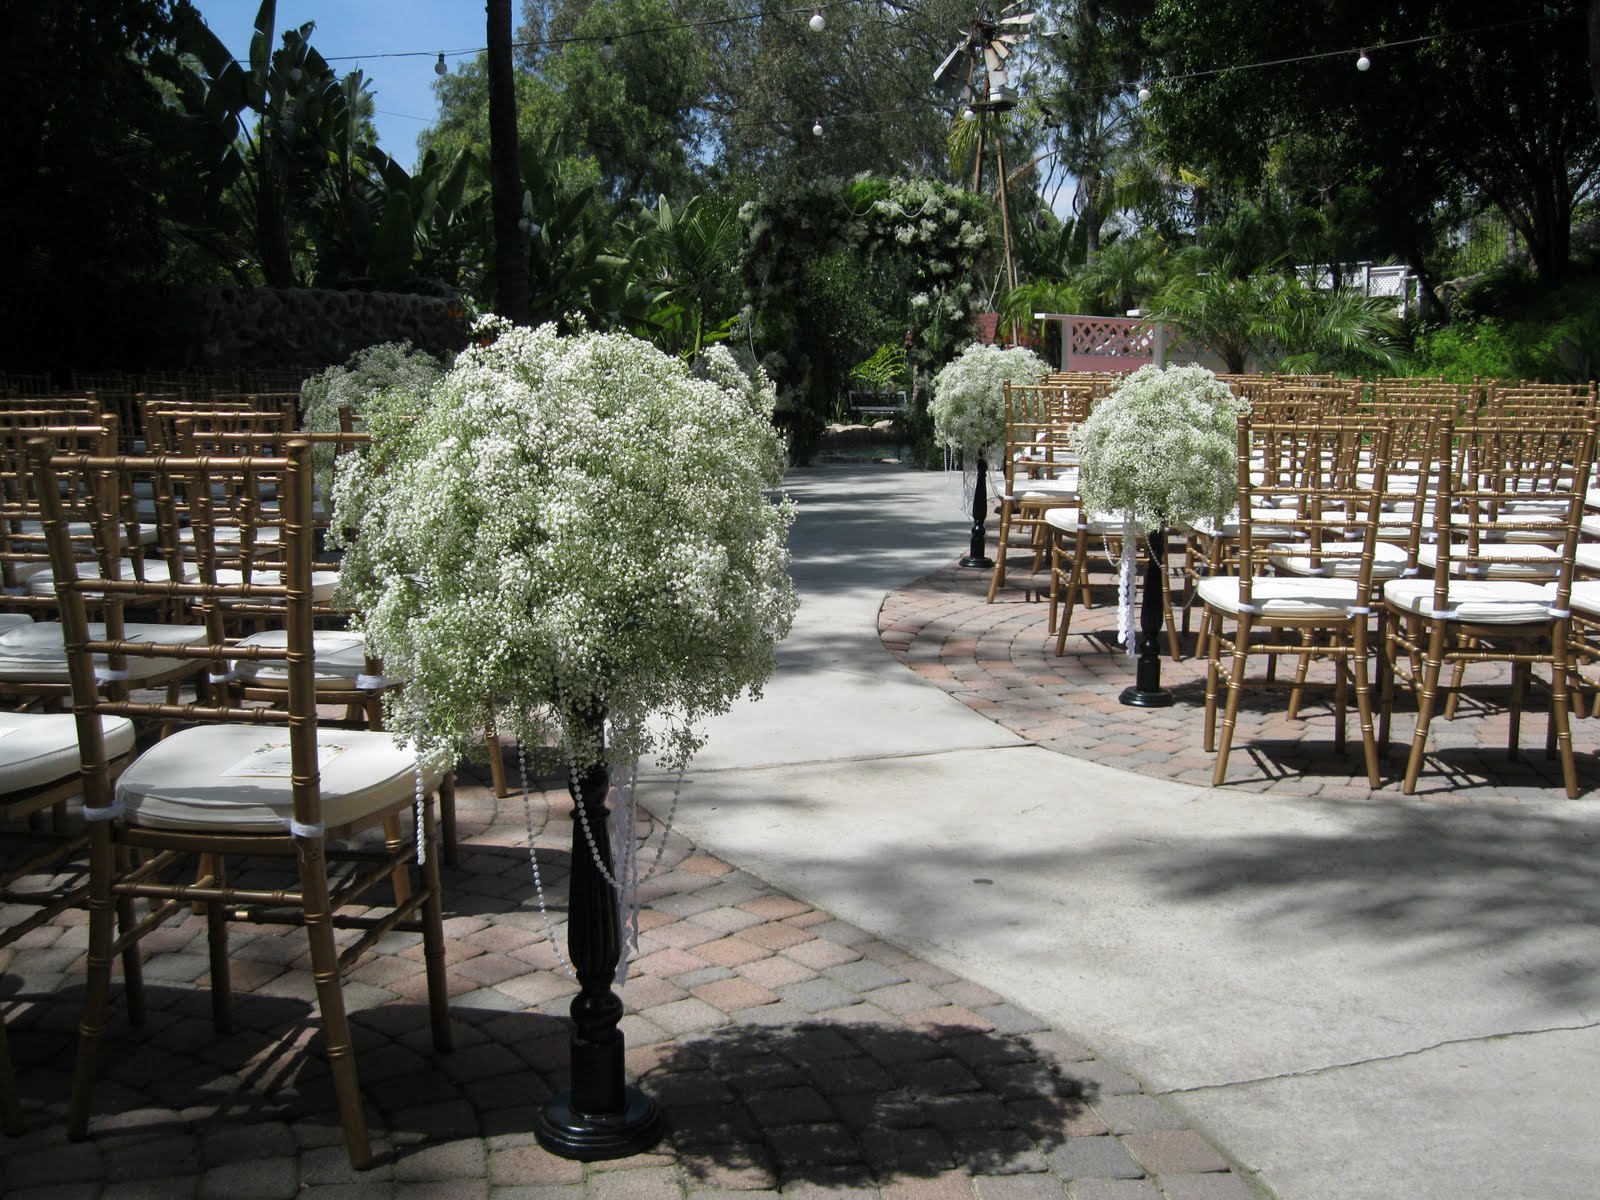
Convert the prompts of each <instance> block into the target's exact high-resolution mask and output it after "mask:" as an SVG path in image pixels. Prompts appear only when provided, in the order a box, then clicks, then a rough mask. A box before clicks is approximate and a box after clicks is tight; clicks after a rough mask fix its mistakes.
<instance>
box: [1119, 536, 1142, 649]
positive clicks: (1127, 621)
mask: <svg viewBox="0 0 1600 1200" xmlns="http://www.w3.org/2000/svg"><path fill="white" fill-rule="evenodd" d="M1134 538H1135V535H1134V532H1133V514H1132V513H1131V512H1125V513H1123V514H1122V566H1121V570H1120V571H1119V572H1118V575H1117V644H1118V645H1120V646H1121V647H1123V652H1124V653H1125V654H1127V655H1128V656H1129V657H1130V658H1131V657H1133V656H1134V655H1136V654H1138V652H1139V639H1138V637H1137V634H1136V632H1135V629H1134V612H1133V608H1134V603H1133V601H1134V595H1135V593H1136V592H1137V590H1138V578H1139V547H1138V546H1137V545H1136V544H1135V541H1134Z"/></svg>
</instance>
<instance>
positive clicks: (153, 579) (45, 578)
mask: <svg viewBox="0 0 1600 1200" xmlns="http://www.w3.org/2000/svg"><path fill="white" fill-rule="evenodd" d="M117 565H118V567H119V568H120V573H119V574H118V576H117V578H119V579H124V580H127V579H137V578H139V576H138V575H137V574H136V573H135V572H134V569H133V560H132V559H131V558H123V559H119V560H118V562H117ZM77 566H78V578H79V579H99V578H100V577H101V576H100V567H99V564H97V563H89V562H82V563H79V564H77ZM171 578H172V572H171V571H170V570H169V569H168V568H167V560H166V559H164V558H146V559H145V560H144V579H145V582H146V583H166V582H167V581H168V580H170V579H171ZM193 578H194V574H193V572H189V571H186V572H185V573H184V579H185V580H192V579H193ZM28 592H29V594H31V595H34V596H54V595H55V594H56V578H55V576H54V575H52V574H51V573H50V572H49V571H42V572H40V573H39V574H37V575H35V576H33V577H32V578H31V579H29V580H28Z"/></svg>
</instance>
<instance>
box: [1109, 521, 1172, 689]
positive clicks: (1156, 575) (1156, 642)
mask: <svg viewBox="0 0 1600 1200" xmlns="http://www.w3.org/2000/svg"><path fill="white" fill-rule="evenodd" d="M1145 542H1146V545H1147V546H1148V548H1149V551H1150V555H1149V562H1148V564H1147V565H1146V566H1145V572H1144V597H1143V599H1142V600H1141V601H1140V604H1139V644H1138V650H1139V665H1138V667H1137V668H1136V669H1135V673H1134V677H1133V678H1134V685H1133V686H1132V687H1130V688H1124V689H1123V691H1122V695H1120V696H1119V697H1117V699H1119V700H1121V701H1122V703H1124V704H1127V705H1131V706H1132V707H1134V708H1167V707H1169V706H1170V705H1171V704H1172V693H1171V692H1169V691H1167V690H1166V689H1165V688H1164V687H1162V686H1161V618H1162V616H1163V615H1164V614H1163V612H1162V607H1161V572H1163V571H1165V570H1166V569H1167V567H1166V558H1167V534H1166V531H1165V530H1162V529H1153V530H1151V531H1150V533H1149V535H1148V536H1147V537H1146V538H1145Z"/></svg>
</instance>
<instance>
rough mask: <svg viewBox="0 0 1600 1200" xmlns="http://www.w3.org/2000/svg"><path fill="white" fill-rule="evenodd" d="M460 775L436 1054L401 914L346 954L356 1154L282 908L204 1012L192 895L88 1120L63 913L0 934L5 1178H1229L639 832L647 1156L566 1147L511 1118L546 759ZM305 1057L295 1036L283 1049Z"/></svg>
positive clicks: (524, 1064)
mask: <svg viewBox="0 0 1600 1200" xmlns="http://www.w3.org/2000/svg"><path fill="white" fill-rule="evenodd" d="M530 804H531V807H530V808H527V809H525V807H524V804H523V802H522V800H521V798H520V797H513V798H511V799H509V800H505V801H496V800H495V799H494V797H493V795H492V793H491V792H490V791H489V790H488V789H487V788H486V787H484V786H482V785H481V784H472V783H470V782H469V783H467V785H466V786H463V787H462V789H461V791H460V795H459V808H460V819H461V829H462V836H463V839H464V842H465V845H464V846H463V853H462V858H461V862H460V865H459V867H458V868H456V869H454V870H448V871H447V872H446V878H445V885H446V892H447V905H446V912H447V916H448V921H447V936H448V960H449V962H450V976H451V997H452V998H451V1009H452V1015H453V1019H454V1025H455V1032H456V1037H457V1048H456V1050H455V1051H454V1052H453V1053H451V1054H448V1055H435V1054H433V1052H432V1049H431V1044H430V1039H429V1036H428V1033H427V1020H426V1008H425V983H424V978H423V967H422V962H421V947H420V944H419V943H420V938H419V937H417V936H415V935H391V936H389V937H388V938H386V939H384V940H383V942H381V943H380V945H379V947H378V949H377V952H376V953H375V954H373V955H371V956H369V957H368V958H367V959H366V960H365V961H364V962H362V963H361V964H360V965H359V966H358V967H357V968H356V969H355V970H354V971H353V972H352V973H351V975H350V976H349V977H348V982H347V983H346V996H347V997H348V1000H349V1002H350V1004H351V1006H352V1008H353V1009H354V1010H355V1012H354V1024H355V1027H356V1037H357V1042H358V1047H359V1051H360V1069H361V1073H362V1080H363V1084H364V1090H365V1095H366V1097H367V1101H368V1109H369V1121H370V1124H371V1128H372V1134H373V1138H374V1142H375V1147H374V1148H375V1153H376V1155H377V1163H376V1165H375V1166H374V1167H373V1169H372V1170H370V1171H368V1172H365V1173H361V1174H359V1175H358V1174H356V1173H354V1172H352V1171H351V1170H350V1169H349V1167H348V1165H347V1163H346V1159H345V1153H344V1148H343V1145H342V1142H341V1135H340V1131H339V1128H338V1125H337V1121H336V1118H335V1116H334V1106H333V1100H332V1096H331V1093H330V1088H329V1086H328V1083H327V1075H326V1072H325V1070H324V1069H323V1066H322V1063H321V1060H320V1057H319V1056H318V1055H317V1053H316V1052H315V1050H316V1034H315V1019H314V1012H313V1011H312V1008H311V1005H310V1003H309V998H310V996H311V994H312V988H311V980H310V973H309V964H308V961H307V958H306V955H305V953H304V942H303V938H301V937H300V936H298V935H297V934H296V933H295V932H293V931H287V930H272V929H264V930H263V929H259V928H256V927H247V928H244V929H241V930H238V931H237V932H235V933H234V934H233V937H232V940H231V951H232V958H233V961H234V967H233V972H234V984H235V992H236V995H237V1000H236V1003H235V1019H236V1030H235V1032H233V1033H232V1034H230V1035H227V1036H218V1035H217V1034H215V1033H214V1032H213V1030H212V1027H211V1022H210V1012H209V1004H208V1001H207V993H206V991H205V987H206V982H207V960H206V951H205V932H204V922H203V920H202V919H200V918H198V917H189V918H186V919H185V920H184V921H183V922H181V923H179V924H177V925H175V926H172V927H170V928H167V929H163V930H161V931H158V932H156V933H154V934H152V935H150V937H149V938H148V939H147V943H146V946H147V951H148V953H147V958H146V964H147V965H146V975H147V994H148V998H149V1001H150V1006H151V1009H152V1011H151V1014H150V1017H149V1020H148V1022H147V1023H146V1024H145V1025H144V1026H142V1027H139V1028H131V1027H129V1026H127V1025H126V1023H125V1022H123V1021H121V1020H120V1019H117V1020H114V1022H113V1025H112V1029H111V1033H110V1038H109V1043H108V1048H107V1052H106V1069H105V1073H104V1076H103V1078H102V1082H101V1085H100V1087H99V1090H98V1093H97V1101H96V1113H97V1115H96V1117H95V1119H94V1121H93V1124H92V1126H91V1134H92V1136H91V1138H90V1139H89V1140H88V1141H86V1142H84V1143H80V1144H70V1143H67V1142H66V1141H65V1139H64V1136H63V1132H62V1125H61V1117H62V1113H63V1110H64V1104H65V1095H66V1088H67V1081H68V1074H69V1070H70V1066H71V1061H72V1055H73V1046H74V1044H75V1021H76V1019H77V1012H78V1004H79V1002H80V998H81V991H82V985H81V978H82V975H81V972H82V966H83V963H82V958H83V929H82V922H81V918H80V916H79V915H78V914H71V915H70V916H69V918H65V919H62V920H61V921H60V922H58V923H57V924H55V925H53V926H50V927H47V928H45V929H42V930H38V931H35V932H34V933H32V934H30V935H28V936H27V937H26V938H25V939H24V940H23V942H22V943H21V944H20V945H19V946H18V947H15V948H13V949H9V950H4V951H0V1003H3V1004H4V1006H5V1016H6V1020H7V1022H8V1023H9V1025H10V1033H11V1044H12V1050H13V1055H14V1057H15V1058H16V1060H17V1067H18V1075H19V1082H20V1086H21V1090H22V1092H23V1096H24V1103H25V1113H26V1116H27V1120H28V1125H29V1129H28V1131H27V1132H26V1133H25V1134H24V1135H23V1136H21V1137H19V1138H15V1139H8V1140H7V1141H6V1142H5V1144H4V1146H3V1154H0V1195H4V1196H6V1197H8V1198H11V1200H46V1198H49V1200H58V1198H59V1200H66V1198H69V1197H70V1198H73V1200H78V1198H80V1197H104V1198H106V1200H133V1198H136V1197H150V1198H157V1197H159V1198H163V1200H164V1198H167V1197H202V1198H212V1197H215V1198H217V1200H253V1198H262V1200H270V1198H277V1197H285V1198H287V1197H294V1196H302V1197H311V1196H319V1197H327V1198H329V1200H334V1198H337V1200H346V1198H349V1200H354V1198H356V1197H395V1198H397V1200H398V1198H400V1197H429V1198H433V1197H447V1198H454V1197H488V1196H492V1197H496V1198H499V1200H577V1198H579V1197H592V1198H594V1200H659V1198H669V1197H670V1198H677V1197H683V1196H686V1195H687V1196H693V1197H706V1198H710V1197H725V1198H728V1200H731V1198H733V1197H740V1198H745V1197H748V1198H750V1200H757V1198H759V1197H763V1196H778V1195H780V1194H781V1195H782V1196H785V1197H811V1198H815V1200H825V1198H832V1197H840V1198H844V1197H861V1198H866V1197H882V1198H884V1200H919V1198H921V1200H958V1198H965V1200H971V1198H974V1197H976V1198H979V1200H1042V1198H1047V1197H1051V1196H1054V1197H1058V1198H1061V1197H1067V1196H1070V1197H1074V1198H1076V1200H1157V1198H1159V1197H1166V1198H1167V1200H1251V1198H1252V1197H1255V1196H1257V1195H1258V1194H1259V1193H1258V1192H1257V1190H1256V1189H1255V1188H1254V1187H1253V1186H1252V1185H1250V1184H1249V1183H1247V1182H1246V1181H1245V1180H1244V1179H1242V1178H1241V1177H1239V1176H1237V1175H1235V1174H1233V1173H1231V1171H1230V1170H1229V1166H1228V1163H1227V1162H1226V1161H1225V1160H1224V1159H1223V1158H1222V1156H1221V1155H1219V1154H1218V1153H1217V1151H1216V1150H1215V1149H1214V1148H1213V1147H1212V1146H1211V1145H1210V1144H1209V1143H1208V1142H1207V1141H1206V1140H1205V1139H1204V1138H1202V1137H1201V1136H1199V1135H1198V1134H1196V1133H1195V1132H1193V1131H1192V1130H1191V1129H1190V1128H1188V1127H1187V1126H1186V1124H1185V1123H1184V1121H1183V1120H1182V1119H1180V1118H1178V1117H1177V1116H1176V1115H1175V1114H1174V1113H1173V1111H1172V1110H1171V1109H1170V1108H1168V1107H1167V1106H1166V1105H1164V1104H1162V1103H1161V1102H1159V1101H1157V1100H1154V1099H1152V1098H1151V1097H1149V1096H1147V1095H1145V1094H1144V1093H1143V1092H1142V1090H1141V1089H1140V1087H1139V1085H1138V1084H1137V1083H1135V1082H1134V1081H1133V1080H1131V1079H1129V1078H1128V1077H1127V1076H1126V1075H1124V1074H1122V1073H1121V1072H1119V1071H1117V1070H1116V1069H1115V1068H1114V1067H1112V1066H1110V1065H1108V1064H1107V1063H1105V1062H1104V1061H1103V1060H1101V1059H1099V1058H1097V1057H1096V1056H1095V1055H1094V1054H1093V1053H1092V1052H1091V1051H1090V1050H1089V1049H1088V1048H1086V1047H1084V1046H1083V1045H1081V1044H1080V1043H1079V1042H1077V1041H1076V1040H1074V1039H1073V1038H1072V1037H1070V1036H1068V1035H1066V1034H1064V1033H1062V1032H1059V1031H1056V1030H1052V1029H1050V1028H1048V1027H1047V1026H1046V1024H1045V1023H1044V1022H1042V1021H1041V1020H1039V1019H1038V1018H1037V1017H1036V1016H1034V1015H1033V1014H1031V1013H1030V1012H1028V1011H1027V1010H1025V1009H1024V1008H1021V1007H1019V1006H1017V1005H1015V1004H1013V1003H1011V1002H1009V1001H1008V1000H1007V999H1006V998H1005V997H1004V996H1002V995H1001V994H999V993H997V992H994V991H991V990H990V989H988V988H985V987H983V986H980V985H979V984H977V983H974V982H972V981H970V980H968V979H963V978H961V977H959V976H957V975H956V974H954V973H952V972H950V971H947V970H944V969H942V968H940V967H937V966H934V965H932V964H930V963H928V962H925V961H922V960H920V959H918V958H916V957H914V956H912V955H909V954H907V953H906V952H905V951H904V950H902V949H900V948H899V947H898V946H896V945H895V944H893V943H892V942H890V941H886V940H882V939H880V938H878V937H876V936H874V935H872V934H870V933H868V932H866V931H865V930H863V929H861V928H860V927H858V926H855V925H852V924H849V923H847V922H844V921H841V920H838V919H836V918H834V917H832V916H830V915H829V914H828V913H826V912H824V911H820V910H818V909H816V908H814V907H812V906H811V905H810V904H808V903H805V902H803V901H799V900H796V899H794V898H792V897H790V896H788V895H786V894H785V893H783V892H782V891H780V890H778V889H775V888H773V887H771V886H770V885H768V884H765V883H763V882H762V881H761V880H760V879H758V878H756V877H754V876H752V875H749V874H747V873H745V872H743V871H740V870H738V869H736V868H735V867H734V866H733V865H731V864H730V863H728V862H727V861H725V860H723V859H720V858H718V857H716V856H713V855H711V854H707V853H704V852H702V851H699V850H697V849H696V848H695V847H694V846H693V845H692V844H690V843H689V842H688V841H687V840H685V839H684V838H683V837H682V836H681V835H677V834H674V835H672V836H671V838H670V839H667V840H665V841H663V839H662V836H661V831H660V830H657V829H655V828H654V827H650V828H648V829H647V830H646V831H645V832H646V833H647V834H648V837H647V845H646V848H645V850H644V855H643V859H644V864H645V866H646V867H647V868H648V867H649V866H650V865H651V864H652V863H653V862H654V861H655V851H656V848H658V847H660V848H663V855H662V860H661V863H662V865H661V869H660V871H659V873H657V874H656V875H655V877H654V878H652V879H651V880H650V881H649V882H648V883H646V884H645V885H644V889H643V893H642V895H643V898H644V900H645V901H646V904H645V907H644V910H643V912H642V920H641V925H642V927H643V934H642V937H641V947H640V951H641V956H640V957H639V958H637V959H636V960H635V962H634V963H633V965H632V971H631V978H630V979H629V980H628V982H627V984H626V986H625V987H624V989H623V995H624V997H625V999H626V1001H627V1004H628V1009H629V1012H628V1015H627V1016H626V1017H625V1018H624V1023H623V1027H624V1030H625V1032H626V1035H627V1037H628V1039H629V1045H630V1050H629V1064H630V1068H631V1069H632V1071H633V1072H634V1073H635V1075H636V1076H637V1077H638V1079H639V1081H640V1082H641V1084H642V1085H643V1086H644V1087H645V1088H647V1089H648V1090H649V1091H650V1092H651V1093H652V1094H653V1095H654V1096H655V1097H656V1098H657V1100H658V1101H659V1102H660V1104H661V1105H662V1107H663V1109H664V1111H665V1114H666V1118H667V1122H668V1125H669V1127H670V1130H671V1132H670V1135H669V1139H668V1141H667V1142H666V1143H665V1144H664V1145H663V1146H662V1147H661V1148H660V1151H659V1152H657V1153H652V1154H647V1155H641V1156H638V1157H635V1158H631V1159H626V1160H621V1161H618V1162H613V1163H604V1164H594V1165H592V1166H589V1167H584V1166H582V1165H580V1164H576V1163H571V1162H565V1161H562V1160H559V1159H556V1158H554V1157H552V1156H551V1155H549V1154H547V1153H545V1152H544V1151H543V1150H541V1149H539V1148H538V1147H537V1145H535V1144H534V1141H533V1138H532V1136H531V1134H530V1133H529V1130H530V1129H531V1127H532V1124H533V1121H534V1117H535V1114H536V1112H537V1109H538V1106H539V1104H540V1103H541V1102H542V1101H543V1100H545V1099H546V1098H547V1097H548V1096H550V1095H551V1094H552V1093H553V1092H554V1091H555V1090H559V1089H560V1088H561V1087H563V1086H564V1085H565V1081H564V1068H565V1065H566V1062H567V1029H566V1020H565V1014H566V1009H567V1004H568V1001H569V1000H570V997H571V995H572V994H573V993H574V992H575V991H576V986H575V985H574V984H573V983H572V982H571V981H570V980H569V979H568V978H567V976H566V975H565V974H564V973H563V971H562V969H561V967H560V965H559V964H558V963H557V961H556V959H555V957H554V955H553V954H552V951H551V946H550V942H549V941H548V940H547V938H546V936H545V929H544V926H543V922H542V921H541V918H540V917H539V915H538V912H537V909H536V906H535V904H534V901H533V892H534V889H533V885H532V877H531V871H530V866H529V862H528V858H527V854H526V849H525V847H526V837H527V835H526V828H527V821H528V819H529V818H528V813H529V812H531V814H532V816H531V819H532V822H533V824H534V826H535V830H536V843H537V845H538V847H539V854H540V858H541V861H542V864H543V871H544V876H543V878H544V880H545V885H546V888H547V891H548V894H549V897H550V900H551V903H552V907H553V910H554V911H553V912H552V914H551V915H552V918H553V927H554V929H555V932H556V936H557V937H563V938H564V933H565V922H564V918H563V913H562V911H561V909H562V905H563V903H564V897H565V893H566V880H567V869H566V864H567V849H568V847H570V844H571V834H572V826H571V803H570V800H569V799H568V797H567V794H566V791H565V788H564V783H563V781H562V779H561V778H559V777H558V776H556V775H545V776H542V777H540V778H538V779H536V780H535V791H534V793H533V795H532V798H531V801H530ZM308 1048H309V1049H310V1050H311V1051H312V1052H311V1053H309V1054H308V1053H304V1051H306V1050H307V1049H308Z"/></svg>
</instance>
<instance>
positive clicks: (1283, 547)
mask: <svg viewBox="0 0 1600 1200" xmlns="http://www.w3.org/2000/svg"><path fill="white" fill-rule="evenodd" d="M1322 546H1323V550H1324V552H1327V553H1333V554H1336V555H1338V557H1336V558H1323V559H1322V560H1321V561H1320V562H1318V563H1317V565H1316V566H1315V567H1313V566H1312V564H1311V555H1310V554H1308V553H1307V552H1306V550H1305V547H1303V546H1300V545H1298V544H1296V543H1293V542H1277V543H1274V544H1273V545H1271V546H1269V547H1267V550H1268V553H1269V554H1270V555H1271V558H1272V565H1273V566H1274V567H1276V568H1277V569H1278V570H1280V571H1285V572H1287V573H1288V574H1290V575H1314V576H1318V577H1331V578H1334V579H1355V578H1357V577H1358V576H1359V575H1360V574H1361V559H1360V558H1359V557H1355V556H1357V555H1359V554H1360V553H1361V543H1360V542H1324V543H1323V544H1322ZM1347 554H1348V555H1350V556H1351V557H1349V558H1346V557H1344V556H1345V555H1347ZM1405 569H1406V552H1405V551H1404V550H1402V549H1401V548H1400V547H1399V546H1393V545H1390V544H1389V543H1388V542H1379V543H1378V544H1377V545H1376V546H1375V547H1374V548H1373V558H1372V578H1374V579H1397V578H1399V576H1400V573H1401V572H1402V571H1404V570H1405Z"/></svg>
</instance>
